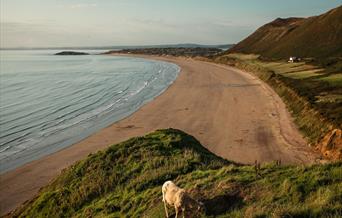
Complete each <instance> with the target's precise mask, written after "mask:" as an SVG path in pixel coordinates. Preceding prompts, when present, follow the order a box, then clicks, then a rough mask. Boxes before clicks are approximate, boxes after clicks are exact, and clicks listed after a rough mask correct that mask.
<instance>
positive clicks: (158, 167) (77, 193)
mask: <svg viewBox="0 0 342 218" xmlns="http://www.w3.org/2000/svg"><path fill="white" fill-rule="evenodd" d="M167 180H173V181H174V182H175V183H176V184H177V185H179V186H180V187H183V188H186V189H187V190H188V191H189V193H190V195H192V196H193V197H194V198H196V199H197V200H200V201H202V202H203V203H204V204H205V207H206V212H205V214H203V217H340V216H341V215H342V192H341V190H342V163H341V162H336V163H330V164H326V165H313V166H277V165H275V164H272V163H269V164H265V165H262V166H261V171H260V175H259V176H256V173H255V171H254V167H253V166H243V165H237V164H234V163H232V162H228V161H226V160H223V159H222V158H220V157H217V156H215V155H214V154H212V153H210V152H209V151H208V150H206V149H205V148H204V147H203V146H202V145H201V144H200V143H199V142H198V141H197V140H196V139H195V138H193V137H192V136H189V135H187V134H186V133H184V132H181V131H179V130H175V129H167V130H158V131H156V132H154V133H151V134H148V135H146V136H144V137H137V138H132V139H130V140H128V141H125V142H122V143H119V144H116V145H113V146H111V147H110V148H108V149H107V150H105V151H100V152H98V153H96V154H92V155H89V157H88V158H87V159H85V160H82V161H80V162H78V163H76V164H75V165H73V166H71V167H70V168H68V169H66V170H64V171H63V172H62V173H61V175H60V176H58V177H57V178H56V179H55V180H54V181H52V182H51V183H50V184H49V185H48V186H47V187H45V188H43V189H42V190H41V191H40V193H39V195H38V196H37V197H36V198H35V199H33V200H31V201H30V202H27V203H26V204H25V205H24V206H23V207H21V208H19V209H17V210H16V211H15V212H14V213H13V214H11V215H10V216H13V217H164V210H163V204H162V201H161V186H162V184H163V183H164V182H165V181H167Z"/></svg>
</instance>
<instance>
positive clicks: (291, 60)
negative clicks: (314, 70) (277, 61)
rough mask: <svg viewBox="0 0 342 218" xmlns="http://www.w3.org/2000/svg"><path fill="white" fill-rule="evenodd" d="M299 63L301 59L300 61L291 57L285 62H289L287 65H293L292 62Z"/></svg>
mask: <svg viewBox="0 0 342 218" xmlns="http://www.w3.org/2000/svg"><path fill="white" fill-rule="evenodd" d="M299 61H301V59H300V58H297V57H294V56H291V57H289V60H288V61H287V62H289V63H293V62H299Z"/></svg>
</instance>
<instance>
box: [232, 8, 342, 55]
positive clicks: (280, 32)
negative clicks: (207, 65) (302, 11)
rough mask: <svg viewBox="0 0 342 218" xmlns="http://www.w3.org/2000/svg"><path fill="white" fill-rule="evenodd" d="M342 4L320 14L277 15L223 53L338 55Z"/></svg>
mask: <svg viewBox="0 0 342 218" xmlns="http://www.w3.org/2000/svg"><path fill="white" fill-rule="evenodd" d="M341 20H342V6H340V7H338V8H335V9H333V10H330V11H328V12H327V13H325V14H322V15H320V16H314V17H309V18H287V19H282V18H278V19H276V20H274V21H272V22H271V23H268V24H266V25H264V26H262V27H260V28H259V29H258V30H256V31H255V32H254V33H253V34H252V35H250V36H248V37H247V38H246V39H244V40H243V41H241V42H240V43H238V44H237V45H235V46H233V47H232V48H231V49H229V50H228V52H227V53H249V54H250V53H254V54H260V55H262V56H263V57H266V58H271V59H273V58H288V57H289V56H297V57H323V58H325V57H341V56H342V22H341Z"/></svg>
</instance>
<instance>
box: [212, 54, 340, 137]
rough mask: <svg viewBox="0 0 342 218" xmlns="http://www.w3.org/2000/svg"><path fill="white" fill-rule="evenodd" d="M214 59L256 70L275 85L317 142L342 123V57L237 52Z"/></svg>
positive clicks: (256, 72) (307, 134)
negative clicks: (283, 57)
mask: <svg viewBox="0 0 342 218" xmlns="http://www.w3.org/2000/svg"><path fill="white" fill-rule="evenodd" d="M213 61H215V62H219V63H224V64H229V65H232V66H235V67H238V68H241V69H244V70H247V71H250V72H253V73H254V74H256V75H257V76H258V77H259V78H261V79H262V80H264V81H266V82H267V83H268V84H269V85H270V86H272V88H273V89H274V90H275V91H276V92H277V93H278V94H279V96H281V97H282V98H283V100H284V102H285V103H286V105H287V106H288V109H289V111H290V112H291V113H292V115H293V117H294V118H295V122H296V124H297V126H298V127H299V129H300V130H301V131H302V132H303V134H304V135H305V136H306V137H307V138H308V140H309V142H310V143H312V144H317V143H318V142H319V141H320V140H321V139H322V138H323V137H324V135H325V134H327V133H328V132H329V131H331V130H332V129H334V128H341V127H342V125H341V124H342V102H341V98H342V77H341V75H342V74H341V73H342V72H341V69H342V68H341V67H342V60H341V59H338V58H337V59H336V58H331V59H329V58H328V59H324V60H323V59H322V60H319V61H317V60H313V59H307V60H304V61H302V62H296V63H288V62H287V61H285V60H277V61H270V60H268V61H266V60H263V59H262V58H260V56H259V55H254V54H253V55H250V54H249V55H248V54H247V55H246V54H234V53H233V54H227V55H221V56H217V57H216V58H214V59H213Z"/></svg>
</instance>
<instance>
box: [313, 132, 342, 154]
mask: <svg viewBox="0 0 342 218" xmlns="http://www.w3.org/2000/svg"><path fill="white" fill-rule="evenodd" d="M317 149H318V150H319V151H320V152H321V153H322V154H323V156H324V157H325V158H327V159H331V160H341V159H342V130H341V129H334V130H332V131H330V132H329V133H328V134H326V135H325V136H324V138H323V139H322V140H321V142H320V143H319V144H318V146H317Z"/></svg>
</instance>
